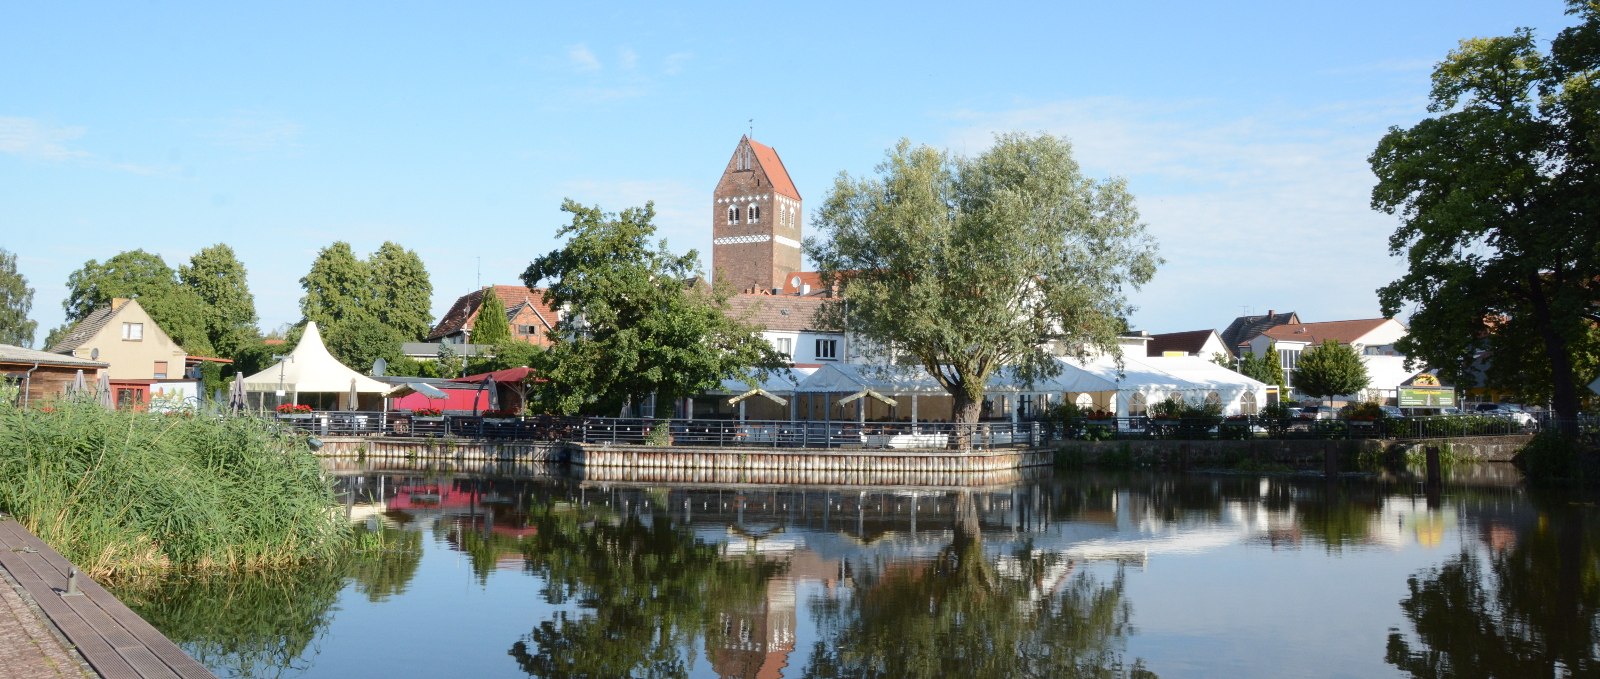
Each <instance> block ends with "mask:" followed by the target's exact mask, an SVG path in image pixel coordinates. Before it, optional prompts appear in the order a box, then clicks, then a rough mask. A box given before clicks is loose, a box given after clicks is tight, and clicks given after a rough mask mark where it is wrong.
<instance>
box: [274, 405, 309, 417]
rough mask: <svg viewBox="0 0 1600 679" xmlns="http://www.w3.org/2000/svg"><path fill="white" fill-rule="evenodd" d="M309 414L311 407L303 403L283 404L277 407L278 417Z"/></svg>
mask: <svg viewBox="0 0 1600 679" xmlns="http://www.w3.org/2000/svg"><path fill="white" fill-rule="evenodd" d="M309 412H311V406H308V405H306V404H304V403H285V404H283V405H280V406H278V414H279V415H304V414H306V413H309Z"/></svg>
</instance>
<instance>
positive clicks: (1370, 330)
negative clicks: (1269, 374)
mask: <svg viewBox="0 0 1600 679" xmlns="http://www.w3.org/2000/svg"><path fill="white" fill-rule="evenodd" d="M1405 336H1406V327H1405V326H1404V325H1401V324H1400V322H1399V321H1396V320H1394V319H1392V318H1368V319H1360V320H1351V321H1324V322H1320V323H1298V322H1296V323H1286V324H1282V325H1277V326H1274V327H1271V328H1267V329H1266V330H1265V331H1263V332H1262V333H1260V334H1259V335H1256V336H1255V337H1253V338H1251V339H1250V340H1249V341H1248V342H1245V343H1244V346H1245V350H1246V351H1248V352H1249V353H1252V354H1255V355H1258V356H1259V355H1263V354H1265V353H1266V351H1267V349H1268V348H1269V347H1270V348H1275V349H1277V351H1278V361H1279V362H1280V365H1281V366H1282V367H1283V374H1284V380H1285V381H1286V382H1287V383H1288V386H1289V388H1290V389H1293V388H1294V370H1295V367H1296V366H1297V365H1298V364H1299V362H1300V355H1301V354H1302V353H1304V352H1305V351H1306V350H1307V349H1310V348H1311V347H1314V346H1317V345H1320V344H1323V343H1325V342H1328V341H1332V340H1336V341H1338V342H1339V343H1340V344H1347V345H1350V346H1351V347H1354V348H1355V350H1356V353H1358V354H1360V355H1361V357H1362V361H1363V362H1365V363H1366V364H1367V376H1368V378H1370V383H1369V386H1368V389H1367V391H1366V392H1365V393H1363V394H1348V395H1347V396H1349V397H1351V398H1362V399H1367V398H1371V399H1379V398H1384V399H1386V398H1388V397H1389V396H1392V395H1393V392H1394V390H1395V389H1396V388H1398V387H1399V386H1400V385H1401V383H1402V382H1404V381H1405V380H1406V379H1409V378H1410V377H1411V376H1412V375H1414V374H1416V372H1417V371H1414V370H1407V369H1406V368H1405V358H1406V357H1405V356H1403V355H1401V354H1400V352H1398V351H1396V350H1395V348H1394V344H1395V342H1398V341H1400V338H1402V337H1405ZM1342 400H1348V399H1342Z"/></svg>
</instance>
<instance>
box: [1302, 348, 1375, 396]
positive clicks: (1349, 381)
mask: <svg viewBox="0 0 1600 679" xmlns="http://www.w3.org/2000/svg"><path fill="white" fill-rule="evenodd" d="M1369 382H1370V380H1369V379H1368V378H1367V364H1366V363H1363V362H1362V361H1361V355H1360V354H1357V353H1356V350H1355V347H1352V346H1350V345H1348V344H1340V343H1339V341H1338V340H1328V341H1326V342H1323V343H1322V344H1318V345H1316V346H1314V347H1311V348H1310V349H1307V350H1305V351H1303V352H1301V354H1300V360H1299V361H1298V362H1297V363H1296V364H1295V368H1294V388H1295V391H1298V392H1300V393H1303V394H1306V395H1308V396H1314V397H1316V398H1328V397H1330V396H1340V395H1343V394H1354V393H1356V392H1359V391H1361V390H1362V389H1366V388H1367V384H1368V383H1369Z"/></svg>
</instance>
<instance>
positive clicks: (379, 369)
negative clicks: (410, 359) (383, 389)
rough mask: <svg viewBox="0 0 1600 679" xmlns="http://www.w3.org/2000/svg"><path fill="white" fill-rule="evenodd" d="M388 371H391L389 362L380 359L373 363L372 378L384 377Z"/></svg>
mask: <svg viewBox="0 0 1600 679" xmlns="http://www.w3.org/2000/svg"><path fill="white" fill-rule="evenodd" d="M388 369H389V362H388V361H386V360H383V358H382V357H379V358H378V360H376V361H373V362H372V376H373V377H383V373H384V372H385V371H387V370H388Z"/></svg>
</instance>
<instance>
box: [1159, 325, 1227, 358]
mask: <svg viewBox="0 0 1600 679" xmlns="http://www.w3.org/2000/svg"><path fill="white" fill-rule="evenodd" d="M1217 354H1225V355H1228V356H1232V355H1233V350H1231V349H1229V348H1228V345H1227V343H1225V342H1223V341H1222V336H1221V335H1218V334H1217V331H1215V330H1211V329H1206V330H1188V331H1185V332H1164V333H1160V334H1157V335H1151V336H1150V343H1149V344H1148V345H1147V346H1146V348H1145V355H1146V356H1198V357H1200V358H1205V359H1210V358H1211V357H1212V356H1215V355H1217Z"/></svg>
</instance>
